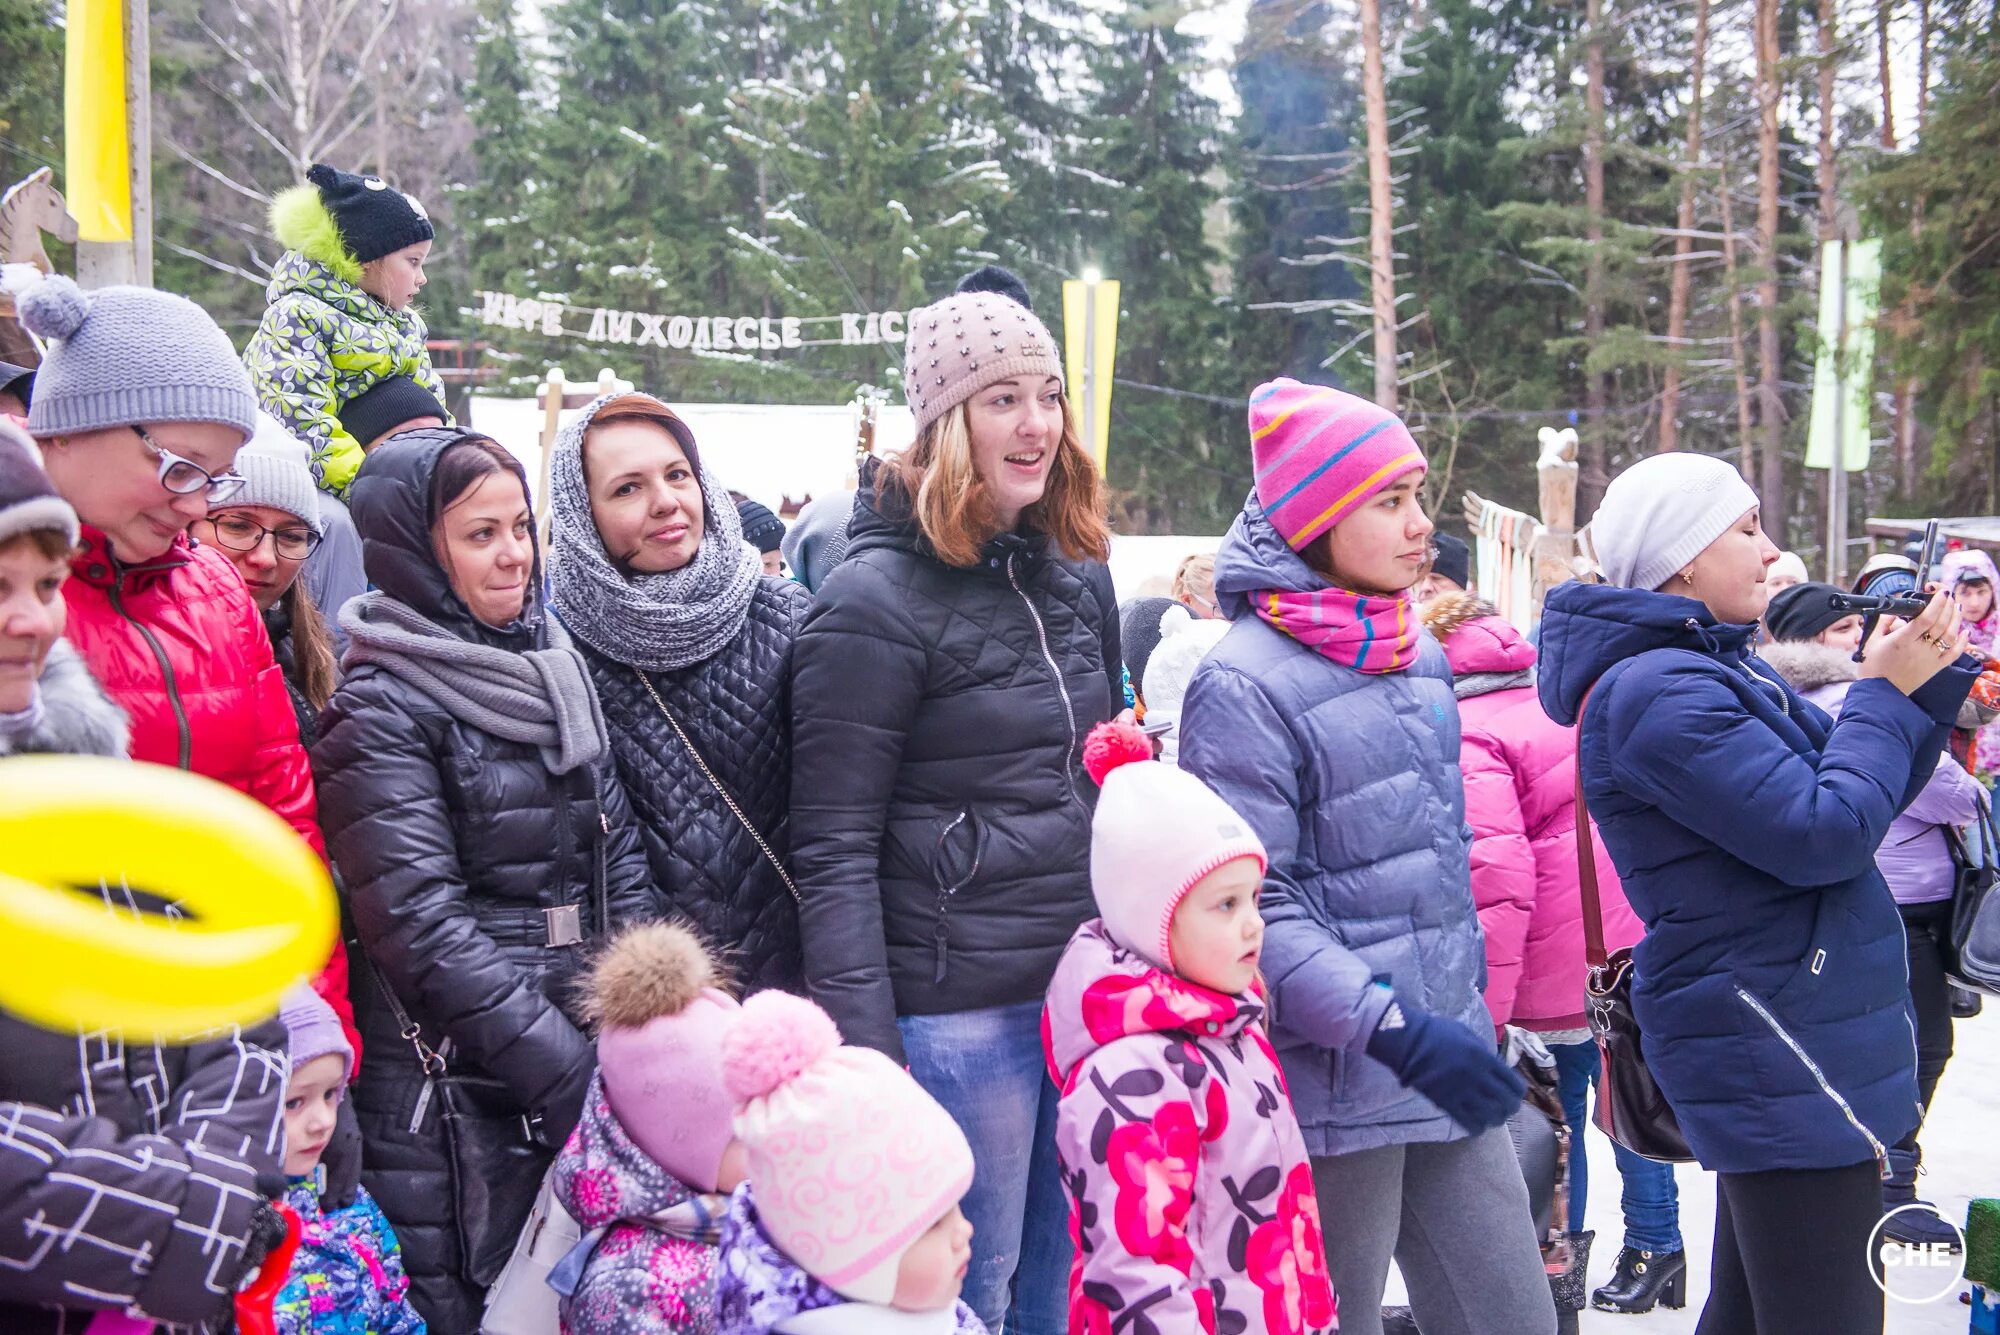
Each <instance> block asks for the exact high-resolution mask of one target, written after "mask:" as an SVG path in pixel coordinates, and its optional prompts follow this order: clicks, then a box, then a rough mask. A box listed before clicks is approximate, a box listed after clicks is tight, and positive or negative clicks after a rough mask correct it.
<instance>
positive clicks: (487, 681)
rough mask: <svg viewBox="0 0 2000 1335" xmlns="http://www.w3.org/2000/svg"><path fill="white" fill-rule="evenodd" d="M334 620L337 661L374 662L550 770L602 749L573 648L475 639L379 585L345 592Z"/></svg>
mask: <svg viewBox="0 0 2000 1335" xmlns="http://www.w3.org/2000/svg"><path fill="white" fill-rule="evenodd" d="M340 626H341V629H342V630H345V631H346V632H347V653H346V655H345V656H344V657H343V658H342V659H341V666H342V667H343V669H348V670H351V669H353V668H354V667H356V666H358V665H360V664H362V663H374V664H377V665H378V666H380V667H381V668H382V669H383V670H384V671H385V672H388V673H389V674H390V675H391V676H393V677H395V678H396V679H397V680H399V681H403V682H406V683H408V684H409V685H411V686H414V687H416V688H417V689H418V690H419V691H422V692H423V693H424V694H425V695H426V696H428V697H429V698H430V699H431V700H432V701H433V702H435V703H436V704H438V705H439V706H441V707H442V708H443V709H444V710H445V712H446V713H448V714H450V715H451V716H452V717H453V718H455V719H457V720H458V721H459V722H460V723H463V724H465V725H466V726H468V727H473V728H477V729H479V730H480V731H481V732H485V733H491V734H492V735H493V736H495V737H500V738H504V739H505V740H507V741H510V742H527V743H528V744H530V745H532V746H537V747H540V748H541V752H542V757H543V759H545V760H546V761H547V762H548V766H549V769H550V770H552V771H553V772H555V773H557V774H567V773H569V772H570V771H571V770H574V769H580V768H585V767H588V766H591V765H595V764H596V763H597V762H598V761H599V760H601V759H603V757H604V755H605V751H606V743H605V736H604V714H603V712H602V711H601V710H600V709H599V708H598V704H597V692H596V691H595V690H594V689H592V687H591V684H590V674H589V673H588V672H587V671H585V670H584V666H583V656H582V655H581V654H579V653H577V651H576V650H574V649H571V648H569V647H567V646H562V647H558V648H550V649H530V650H527V651H526V652H516V651H514V650H511V649H498V648H494V647H493V646H492V645H486V644H474V643H472V642H471V641H469V640H463V639H460V638H459V637H458V636H456V635H453V634H452V633H451V632H450V631H448V630H445V629H444V628H443V627H441V626H439V625H437V624H436V623H434V622H432V621H430V620H429V619H427V618H426V617H425V616H424V615H423V614H422V613H420V612H418V611H417V610H416V609H415V608H412V607H410V606H409V605H408V604H407V603H401V602H398V601H396V600H395V599H394V598H391V597H390V596H389V595H388V594H386V593H382V592H380V591H377V592H374V593H365V594H363V595H361V596H360V597H359V598H354V599H350V600H349V602H348V604H347V606H345V607H343V608H341V609H340Z"/></svg>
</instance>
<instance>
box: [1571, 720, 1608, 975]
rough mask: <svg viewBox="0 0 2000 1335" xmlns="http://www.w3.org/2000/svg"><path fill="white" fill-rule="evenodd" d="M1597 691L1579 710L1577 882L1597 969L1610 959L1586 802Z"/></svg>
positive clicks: (1586, 947)
mask: <svg viewBox="0 0 2000 1335" xmlns="http://www.w3.org/2000/svg"><path fill="white" fill-rule="evenodd" d="M1596 690H1597V687H1596V685H1595V684H1594V683H1593V684H1592V686H1591V688H1590V690H1588V691H1585V692H1584V693H1583V703H1582V704H1580V705H1578V706H1577V709H1576V883H1577V887H1578V888H1579V889H1580V890H1582V892H1583V958H1584V962H1585V963H1587V964H1589V965H1590V966H1591V967H1592V968H1593V969H1594V968H1596V967H1597V966H1599V965H1601V964H1603V963H1604V962H1605V961H1606V960H1607V959H1609V958H1610V957H1609V956H1608V955H1606V954H1605V953H1604V910H1603V907H1602V905H1601V904H1600V903H1599V901H1598V897H1597V842H1596V840H1595V839H1593V838H1592V837H1591V833H1590V808H1589V806H1588V805H1587V804H1586V803H1585V802H1584V800H1583V711H1584V710H1585V709H1587V708H1589V707H1590V697H1591V695H1592V694H1593V693H1594V692H1595V691H1596Z"/></svg>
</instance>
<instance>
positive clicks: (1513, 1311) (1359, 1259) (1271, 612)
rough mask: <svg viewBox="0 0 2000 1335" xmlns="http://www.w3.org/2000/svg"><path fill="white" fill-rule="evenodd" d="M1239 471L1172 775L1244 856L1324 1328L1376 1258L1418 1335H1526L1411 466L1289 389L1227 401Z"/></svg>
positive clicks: (1530, 1241)
mask: <svg viewBox="0 0 2000 1335" xmlns="http://www.w3.org/2000/svg"><path fill="white" fill-rule="evenodd" d="M1250 450H1251V457H1252V460H1253V463H1254V467H1255V473H1256V480H1257V485H1256V490H1255V492H1254V493H1253V494H1252V495H1251V496H1250V498H1249V499H1248V500H1247V501H1245V503H1244V506H1243V513H1242V515H1241V516H1239V517H1238V519H1237V521H1236V523H1235V524H1234V525H1233V526H1232V527H1231V529H1230V531H1229V536H1228V537H1226V538H1225V539H1223V543H1222V548H1221V550H1220V551H1219V552H1218V553H1217V554H1216V558H1215V592H1216V599H1217V601H1218V602H1219V603H1220V604H1221V606H1222V610H1223V613H1224V615H1226V616H1228V617H1229V618H1230V621H1231V625H1230V628H1229V633H1228V635H1226V636H1225V637H1224V638H1223V641H1222V643H1221V644H1219V645H1217V646H1216V647H1215V648H1214V649H1213V650H1211V651H1210V652H1209V654H1208V656H1207V657H1206V658H1205V659H1204V660H1203V662H1202V664H1201V666H1200V667H1199V668H1198V669H1196V671H1195V675H1194V679H1193V681H1192V682H1191V683H1190V684H1189V686H1188V692H1187V698H1186V701H1185V703H1184V704H1183V706H1182V710H1181V719H1180V728H1181V753H1180V759H1181V766H1182V768H1183V769H1185V770H1187V771H1188V772H1189V773H1191V774H1193V775H1194V776H1195V777H1196V778H1198V779H1200V780H1202V781H1203V782H1204V783H1206V784H1208V786H1209V787H1210V788H1212V789H1214V790H1215V792H1216V793H1217V794H1219V795H1220V796H1221V797H1222V799H1223V800H1224V801H1226V802H1227V803H1228V804H1229V805H1230V807H1232V808H1233V809H1234V810H1235V811H1236V812H1238V813H1239V814H1240V815H1241V816H1242V817H1243V818H1244V819H1245V821H1246V822H1248V824H1249V825H1250V827H1251V829H1252V830H1254V831H1255V833H1256V835H1257V837H1258V839H1260V840H1261V841H1262V843H1263V845H1264V848H1265V850H1266V852H1267V853H1268V854H1269V859H1270V861H1269V866H1268V868H1267V870H1266V872H1265V877H1264V889H1263V899H1262V903H1261V912H1262V914H1263V917H1264V921H1265V929H1264V945H1263V953H1262V956H1261V960H1260V966H1261V968H1262V970H1263V975H1264V978H1265V980H1266V982H1267V983H1268V984H1269V987H1270V992H1271V998H1272V1003H1273V1004H1272V1014H1273V1015H1274V1016H1275V1023H1274V1024H1273V1027H1272V1038H1273V1040H1274V1041H1275V1043H1276V1046H1277V1050H1278V1055H1279V1057H1280V1059H1281V1060H1282V1062H1283V1065H1284V1071H1285V1075H1286V1078H1287V1080H1288V1081H1289V1082H1290V1085H1291V1095H1292V1106H1293V1109H1294V1110H1295V1111H1296V1113H1297V1114H1298V1120H1299V1129H1300V1132H1301V1133H1302V1135H1303V1137H1304V1140H1305V1149H1306V1153H1307V1155H1308V1156H1309V1158H1310V1160H1311V1163H1312V1177H1313V1181H1314V1186H1315V1188H1316V1189H1317V1193H1318V1198H1319V1213H1320V1217H1321V1218H1323V1219H1325V1220H1327V1221H1328V1229H1327V1231H1326V1233H1325V1244H1326V1262H1327V1265H1326V1268H1327V1274H1328V1275H1329V1277H1330V1278H1331V1279H1332V1281H1333V1288H1334V1290H1335V1292H1337V1293H1338V1294H1339V1295H1340V1323H1341V1329H1342V1330H1343V1331H1344V1332H1347V1333H1348V1335H1354V1333H1355V1332H1360V1335H1379V1332H1380V1331H1381V1329H1382V1327H1381V1299H1382V1289H1383V1283H1384V1280H1385V1278H1386V1276H1387V1273H1388V1269H1389V1261H1390V1258H1391V1257H1392V1256H1393V1257H1394V1258H1395V1259H1396V1261H1397V1262H1398V1264H1399V1265H1400V1267H1401V1269H1402V1272H1403V1276H1404V1278H1405V1280H1406V1281H1407V1282H1408V1284H1409V1289H1410V1302H1411V1306H1412V1307H1413V1308H1414V1310H1415V1316H1416V1319H1417V1324H1418V1325H1419V1326H1421V1327H1422V1328H1423V1330H1424V1335H1474V1332H1475V1331H1498V1330H1504V1331H1507V1332H1509V1335H1516V1333H1517V1332H1518V1335H1549V1332H1552V1331H1553V1330H1554V1329H1555V1324H1556V1317H1555V1307H1554V1304H1553V1302H1552V1300H1551V1298H1550V1294H1549V1285H1548V1281H1547V1279H1546V1277H1545V1275H1544V1272H1543V1269H1542V1258H1541V1253H1540V1251H1539V1250H1538V1248H1537V1246H1536V1241H1535V1236H1534V1230H1533V1226H1532V1225H1531V1223H1530V1219H1529V1211H1528V1196H1527V1188H1526V1186H1525V1184H1524V1183H1523V1181H1522V1177H1521V1171H1520V1169H1519V1167H1518V1166H1517V1165H1516V1163H1515V1159H1514V1153H1513V1148H1512V1144H1511V1142H1510V1141H1509V1139H1508V1136H1507V1132H1506V1130H1505V1129H1504V1126H1503V1123H1505V1121H1506V1120H1507V1117H1508V1115H1509V1114H1510V1113H1512V1112H1513V1111H1514V1109H1515V1108H1516V1107H1518V1106H1519V1105H1520V1102H1521V1097H1522V1093H1523V1084H1522V1081H1521V1079H1520V1077H1519V1076H1517V1075H1515V1074H1514V1073H1513V1072H1512V1071H1511V1070H1509V1069H1508V1068H1507V1067H1506V1066H1505V1065H1503V1064H1502V1063H1501V1061H1500V1058H1499V1056H1498V1053H1497V1051H1496V1047H1495V1043H1494V1035H1493V1025H1492V1022H1491V1020H1490V1019H1489V1018H1488V1016H1487V1013H1486V1007H1485V1004H1484V1002H1483V1001H1482V999H1481V995H1480V994H1481V990H1482V988H1483V987H1484V985H1485V981H1486V968H1485V963H1486V960H1485V948H1484V944H1483V941H1482V938H1481V935H1480V930H1479V918H1478V915H1477V913H1476V912H1475V911H1474V908H1473V901H1472V891H1471V884H1470V874H1469V873H1470V868H1469V861H1468V855H1469V844H1470V840H1469V838H1468V833H1467V830H1466V824H1465V788H1464V780H1463V778H1462V776H1461V774H1460V772H1459V766H1458V744H1459V722H1458V704H1457V701H1456V700H1455V699H1454V698H1453V695H1452V684H1451V669H1450V666H1449V665H1448V664H1447V663H1446V661H1445V656H1444V652H1443V650H1442V649H1440V648H1439V647H1438V644H1437V641H1436V640H1434V639H1432V638H1431V637H1430V636H1429V634H1428V633H1426V632H1425V631H1424V629H1423V627H1422V624H1421V623H1420V621H1419V620H1418V618H1417V616H1416V613H1415V609H1414V608H1413V607H1412V605H1411V599H1410V589H1411V587H1412V586H1413V585H1415V584H1416V583H1417V581H1418V579H1419V578H1420V577H1421V576H1422V575H1423V574H1424V571H1425V569H1426V567H1427V566H1428V564H1429V561H1430V557H1431V522H1430V520H1429V519H1428V518H1426V517H1425V515H1424V511H1423V507H1422V505H1421V503H1420V501H1419V494H1420V491H1421V489H1422V486H1423V480H1424V476H1425V472H1426V469H1427V465H1426V463H1425V460H1424V454H1423V451H1422V450H1421V449H1419V448H1418V446H1417V443H1416V441H1415V439H1413V438H1412V437H1411V435H1410V432H1409V429H1408V428H1407V427H1405V426H1404V425H1403V423H1402V422H1401V421H1400V420H1399V419H1398V418H1397V417H1396V415H1395V414H1394V413H1392V412H1389V411H1388V410H1387V409H1384V408H1380V407H1378V406H1376V405H1375V404H1373V403H1370V402H1369V401H1368V400H1366V399H1362V398H1358V397H1356V396H1355V395H1352V394H1347V393H1344V392H1342V391H1340V390H1337V389H1330V388H1327V387H1325V386H1321V385H1306V384H1301V383H1299V382H1298V381H1296V380H1274V381H1272V382H1270V383H1269V384H1266V385H1263V386H1260V387H1259V388H1258V389H1257V391H1256V393H1255V394H1253V395H1252V396H1251V399H1250ZM1468 1295H1474V1297H1473V1298H1472V1300H1471V1301H1470V1302H1468V1301H1466V1299H1467V1296H1468ZM1475 1322H1476V1324H1475Z"/></svg>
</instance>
